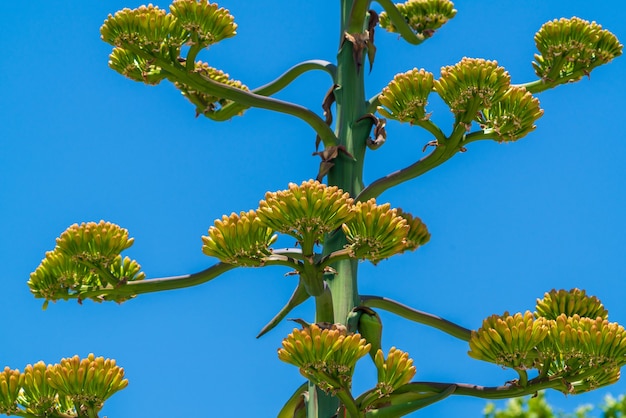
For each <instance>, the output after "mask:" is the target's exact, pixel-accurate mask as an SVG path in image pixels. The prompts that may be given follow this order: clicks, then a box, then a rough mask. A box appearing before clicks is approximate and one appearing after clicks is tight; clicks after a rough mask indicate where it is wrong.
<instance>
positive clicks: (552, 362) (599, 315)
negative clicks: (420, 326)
mask: <svg viewBox="0 0 626 418" xmlns="http://www.w3.org/2000/svg"><path fill="white" fill-rule="evenodd" d="M607 317H608V314H607V312H606V310H605V309H604V307H603V306H602V304H601V303H600V301H599V300H598V299H597V298H595V297H593V296H587V295H586V294H585V292H584V291H580V290H578V289H572V290H570V291H565V290H560V291H556V290H552V291H551V292H549V293H546V295H545V297H544V299H543V300H538V301H537V312H535V314H531V313H530V312H526V313H525V314H524V315H522V314H520V313H518V314H515V315H509V314H508V313H505V314H504V315H502V316H499V315H492V316H491V317H489V318H487V319H485V320H484V321H483V325H482V327H481V328H480V329H479V330H478V331H474V332H472V335H471V338H470V341H469V344H470V351H469V355H470V356H471V357H474V358H476V359H480V360H485V361H489V362H492V363H496V364H499V365H502V366H505V367H511V368H514V369H516V370H518V371H523V370H526V369H530V368H535V369H537V370H539V373H540V374H539V376H538V379H549V380H552V381H554V382H557V383H558V385H557V387H556V388H557V389H559V390H561V391H563V392H564V393H580V392H584V391H587V390H592V389H595V388H598V387H600V386H604V385H608V384H611V383H614V382H615V381H617V379H619V370H620V367H622V366H624V365H626V330H625V329H624V327H622V326H621V325H619V324H617V323H611V322H609V321H608V319H607Z"/></svg>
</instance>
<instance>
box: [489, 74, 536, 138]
mask: <svg viewBox="0 0 626 418" xmlns="http://www.w3.org/2000/svg"><path fill="white" fill-rule="evenodd" d="M542 115H543V110H542V109H541V108H540V107H539V100H538V99H537V98H536V97H534V96H533V95H532V94H531V93H530V92H528V91H526V89H525V88H523V87H515V86H511V87H510V88H509V89H508V90H507V91H506V92H505V93H504V96H502V98H501V99H500V100H498V101H497V102H495V103H494V104H493V105H492V106H491V107H490V108H486V109H483V110H482V112H480V113H479V116H478V120H479V121H480V124H481V128H482V129H483V130H484V131H485V133H487V134H488V133H492V132H493V133H494V134H495V135H496V137H497V140H498V141H500V142H505V141H516V140H518V139H520V138H522V137H524V136H526V135H527V134H528V133H530V132H532V131H533V130H535V128H536V126H535V121H536V120H537V119H539V118H540V117H541V116H542Z"/></svg>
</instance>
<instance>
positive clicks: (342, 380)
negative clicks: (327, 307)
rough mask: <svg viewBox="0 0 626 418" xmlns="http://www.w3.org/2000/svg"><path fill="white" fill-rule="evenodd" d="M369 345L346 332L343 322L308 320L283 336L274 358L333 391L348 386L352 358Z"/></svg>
mask: <svg viewBox="0 0 626 418" xmlns="http://www.w3.org/2000/svg"><path fill="white" fill-rule="evenodd" d="M370 347H371V346H370V345H369V344H367V342H366V341H365V339H363V338H361V335H360V334H348V332H347V331H346V328H345V327H344V326H337V325H332V326H331V327H324V328H321V327H320V326H318V325H316V324H312V325H310V326H308V327H305V328H304V329H294V330H293V332H292V333H291V334H289V335H288V336H287V338H285V339H284V340H283V343H282V348H280V349H279V350H278V358H279V359H280V360H282V361H284V362H286V363H289V364H293V365H294V366H296V367H298V368H299V369H300V373H301V374H302V375H303V376H304V377H306V378H307V379H310V380H312V381H313V382H314V383H315V384H316V385H317V386H318V387H320V389H322V390H324V391H326V392H329V393H333V392H335V391H337V390H340V389H345V388H349V387H350V384H351V381H352V374H353V373H354V367H355V365H356V362H357V361H358V360H359V359H360V358H361V357H363V356H364V355H366V354H367V353H368V352H369V350H370Z"/></svg>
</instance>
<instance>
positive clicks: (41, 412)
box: [0, 354, 128, 418]
mask: <svg viewBox="0 0 626 418" xmlns="http://www.w3.org/2000/svg"><path fill="white" fill-rule="evenodd" d="M126 386H128V380H127V379H125V378H124V369H123V368H121V367H119V366H118V365H117V364H116V363H115V360H110V359H105V358H104V357H95V356H94V355H93V354H89V355H88V356H87V357H86V358H83V359H81V358H79V357H78V356H74V357H71V358H64V359H62V360H61V362H60V363H58V364H48V365H46V364H45V363H44V362H41V361H40V362H38V363H36V364H34V365H30V364H29V365H27V366H26V367H25V368H24V371H23V372H20V371H19V370H12V369H10V368H8V367H6V368H5V369H4V371H2V372H0V413H3V414H6V415H18V416H24V417H32V418H36V417H40V418H45V417H61V418H70V417H92V416H97V414H98V411H100V410H101V409H102V407H103V405H104V401H106V400H107V399H108V398H109V397H111V396H112V395H113V394H115V393H116V392H118V391H120V390H122V389H124V388H125V387H126Z"/></svg>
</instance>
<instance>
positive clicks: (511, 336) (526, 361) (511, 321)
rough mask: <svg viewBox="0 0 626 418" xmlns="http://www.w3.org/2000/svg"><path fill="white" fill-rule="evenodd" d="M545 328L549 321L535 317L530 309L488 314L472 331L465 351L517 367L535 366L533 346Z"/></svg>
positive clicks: (487, 359) (494, 361)
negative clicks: (476, 328)
mask: <svg viewBox="0 0 626 418" xmlns="http://www.w3.org/2000/svg"><path fill="white" fill-rule="evenodd" d="M549 331H550V326H549V321H548V320H546V319H545V318H537V319H535V318H534V316H533V314H532V313H531V312H530V311H526V312H525V313H524V314H523V315H522V314H521V313H516V314H515V315H509V313H508V312H505V313H504V315H492V316H490V317H488V318H487V319H485V320H484V321H483V325H482V327H480V328H479V329H478V331H472V335H471V337H470V341H469V346H470V351H469V352H468V354H469V355H470V357H473V358H475V359H478V360H484V361H489V362H491V363H496V364H498V365H501V366H505V367H511V368H513V369H517V370H527V369H531V368H537V367H538V366H539V360H540V358H539V353H538V351H537V349H536V347H537V345H538V344H539V343H540V342H541V341H543V340H544V338H546V337H547V335H548V332H549Z"/></svg>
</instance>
